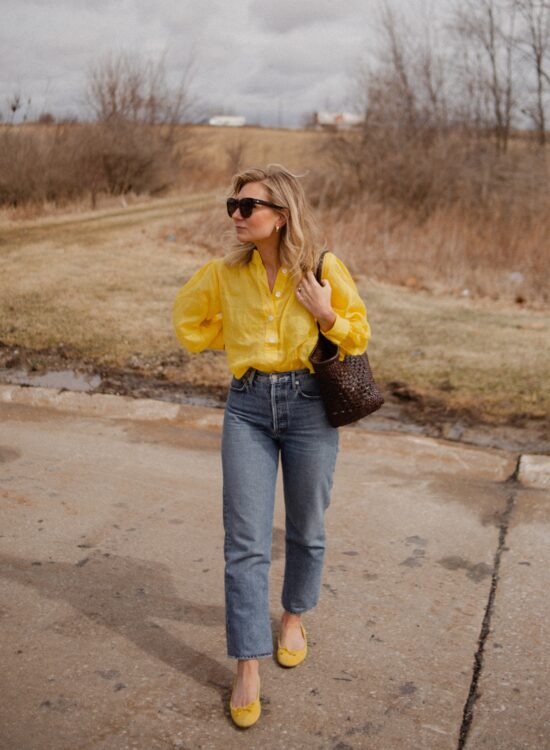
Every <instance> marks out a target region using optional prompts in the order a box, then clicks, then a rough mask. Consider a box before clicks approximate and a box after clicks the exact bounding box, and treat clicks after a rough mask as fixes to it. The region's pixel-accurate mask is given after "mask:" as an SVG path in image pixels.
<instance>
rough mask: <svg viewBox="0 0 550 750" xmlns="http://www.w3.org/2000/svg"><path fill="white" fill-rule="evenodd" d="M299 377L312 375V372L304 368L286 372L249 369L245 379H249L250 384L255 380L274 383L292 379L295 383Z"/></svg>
mask: <svg viewBox="0 0 550 750" xmlns="http://www.w3.org/2000/svg"><path fill="white" fill-rule="evenodd" d="M297 375H311V372H310V371H309V369H308V368H307V367H303V368H301V369H299V370H286V371H284V372H264V371H263V370H256V368H254V367H249V368H248V370H247V371H246V372H245V374H244V375H243V377H245V378H247V379H248V381H249V382H250V383H252V382H253V381H254V380H260V381H268V382H271V383H272V382H274V381H276V380H283V379H290V380H292V382H294V379H295V378H296V376H297Z"/></svg>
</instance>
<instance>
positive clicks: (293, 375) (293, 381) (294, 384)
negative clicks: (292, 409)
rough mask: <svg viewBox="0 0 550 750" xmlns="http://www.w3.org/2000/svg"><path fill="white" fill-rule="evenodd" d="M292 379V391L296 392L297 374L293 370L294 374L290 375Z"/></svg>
mask: <svg viewBox="0 0 550 750" xmlns="http://www.w3.org/2000/svg"><path fill="white" fill-rule="evenodd" d="M290 377H291V379H292V390H293V391H295V390H296V372H295V371H294V370H292V372H291V373H290Z"/></svg>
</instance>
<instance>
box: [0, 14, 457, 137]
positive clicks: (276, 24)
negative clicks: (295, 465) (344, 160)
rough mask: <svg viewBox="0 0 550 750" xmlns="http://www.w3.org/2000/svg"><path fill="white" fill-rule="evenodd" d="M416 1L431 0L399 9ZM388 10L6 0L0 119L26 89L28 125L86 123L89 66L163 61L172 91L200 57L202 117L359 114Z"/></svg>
mask: <svg viewBox="0 0 550 750" xmlns="http://www.w3.org/2000/svg"><path fill="white" fill-rule="evenodd" d="M426 1H427V0H426ZM440 1H443V0H440ZM414 2H420V3H422V2H423V0H394V3H393V4H394V6H395V7H396V8H400V9H405V8H408V9H410V7H411V3H414ZM432 2H433V0H432ZM378 7H379V0H277V2H274V1H273V0H229V2H228V1H227V0H157V1H156V2H155V3H153V2H151V0H94V1H93V2H92V0H0V9H1V11H2V24H1V26H0V50H1V52H0V55H1V60H0V111H1V112H2V114H3V116H4V119H6V118H7V115H8V98H9V97H10V96H11V95H13V94H14V93H15V92H20V93H21V95H22V97H23V99H24V101H25V107H24V108H23V109H25V108H27V104H26V102H27V100H28V98H29V97H30V99H31V104H30V108H28V109H29V115H30V117H36V116H37V114H39V113H40V112H44V111H48V112H51V113H53V114H54V115H56V116H57V117H66V116H80V117H82V116H86V110H85V109H84V104H83V91H84V88H85V81H86V72H87V70H89V68H90V66H91V65H93V64H94V63H97V62H98V61H99V60H101V58H102V57H104V56H105V55H106V54H109V53H115V54H116V53H117V52H119V51H126V52H130V53H133V54H138V55H139V56H140V58H142V59H144V60H148V59H149V60H152V61H158V60H159V59H161V58H162V57H163V56H164V60H165V66H166V70H167V74H168V78H169V80H170V81H171V82H172V84H175V83H176V82H177V81H178V80H180V78H181V76H182V74H183V71H184V70H185V67H186V65H187V64H188V63H189V62H190V61H191V60H192V61H193V65H192V81H193V89H194V92H195V94H196V95H197V96H199V97H200V101H201V102H202V105H203V112H204V113H208V114H213V113H214V112H216V111H219V112H223V111H231V112H233V113H235V114H242V115H245V116H246V118H247V121H248V122H251V123H258V124H261V125H282V126H285V127H296V126H299V125H300V124H301V118H302V115H303V113H304V112H308V111H312V110H319V109H334V110H342V109H346V110H351V109H352V106H351V100H350V94H351V91H352V89H351V79H352V78H353V71H354V69H355V66H356V65H357V62H358V60H359V59H361V58H362V57H363V58H364V57H365V56H368V55H369V54H370V53H371V52H372V49H373V47H374V46H375V45H376V41H377V34H376V12H377V9H378ZM22 112H23V110H22Z"/></svg>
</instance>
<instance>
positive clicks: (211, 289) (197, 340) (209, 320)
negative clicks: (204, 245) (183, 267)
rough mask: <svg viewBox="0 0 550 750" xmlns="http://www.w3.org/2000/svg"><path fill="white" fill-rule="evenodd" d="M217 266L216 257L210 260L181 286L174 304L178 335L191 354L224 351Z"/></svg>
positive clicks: (173, 321) (174, 323)
mask: <svg viewBox="0 0 550 750" xmlns="http://www.w3.org/2000/svg"><path fill="white" fill-rule="evenodd" d="M217 265H218V259H216V258H213V259H212V260H210V261H208V263H206V264H205V265H204V266H203V267H202V268H200V269H199V270H198V271H197V272H196V273H195V274H194V275H193V276H192V277H191V278H190V279H189V280H188V281H187V283H185V284H184V285H183V286H182V287H181V289H180V290H179V292H178V293H177V295H176V299H175V301H174V306H173V309H172V323H173V325H174V329H175V332H176V336H177V338H178V340H179V341H180V343H181V344H183V346H184V347H185V348H186V349H188V350H189V351H190V352H201V351H202V350H203V349H223V348H224V342H223V321H222V311H221V300H220V287H219V279H218V268H217Z"/></svg>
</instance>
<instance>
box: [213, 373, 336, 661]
mask: <svg viewBox="0 0 550 750" xmlns="http://www.w3.org/2000/svg"><path fill="white" fill-rule="evenodd" d="M338 438H339V435H338V429H337V428H335V427H332V426H331V425H330V424H329V422H328V420H327V417H326V414H325V410H324V406H323V402H322V401H321V397H320V394H319V386H318V383H317V379H316V377H315V375H313V374H311V373H310V372H309V370H307V369H303V370H290V371H287V372H278V373H266V372H261V371H259V370H254V369H252V368H250V369H249V370H248V371H247V372H246V373H245V374H244V375H243V376H242V378H239V379H237V378H235V377H233V379H232V381H231V385H230V387H229V393H228V398H227V404H226V407H225V413H224V422H223V433H222V468H223V524H224V530H225V538H224V557H225V577H224V583H225V609H226V636H227V654H228V656H229V657H230V658H234V659H257V658H259V657H262V656H271V654H272V653H273V636H272V633H271V622H270V617H269V601H268V575H269V568H270V565H271V539H272V529H273V510H274V503H275V482H276V479H277V469H278V464H279V453H280V455H281V465H282V471H283V487H284V497H285V511H286V536H285V540H286V541H285V552H286V557H285V573H284V584H283V591H282V605H283V607H284V609H285V610H287V611H288V612H294V613H301V612H305V611H306V610H308V609H311V608H313V607H314V606H315V605H316V604H317V601H318V599H319V592H320V587H321V573H322V568H323V557H324V552H325V530H324V512H325V510H326V509H327V507H328V505H329V503H330V492H331V489H332V480H333V473H334V467H335V464H336V456H337V453H338Z"/></svg>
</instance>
